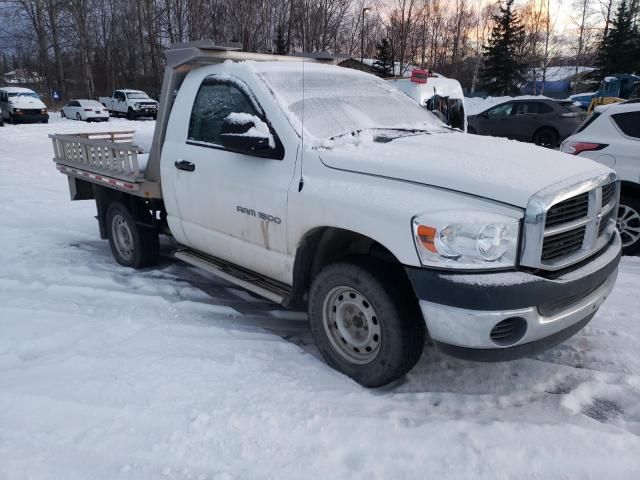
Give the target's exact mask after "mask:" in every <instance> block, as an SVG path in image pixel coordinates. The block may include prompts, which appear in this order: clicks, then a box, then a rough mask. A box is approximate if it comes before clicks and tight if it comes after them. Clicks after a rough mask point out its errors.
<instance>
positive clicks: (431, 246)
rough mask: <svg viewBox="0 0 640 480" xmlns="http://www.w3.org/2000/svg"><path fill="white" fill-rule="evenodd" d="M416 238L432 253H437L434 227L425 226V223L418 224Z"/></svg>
mask: <svg viewBox="0 0 640 480" xmlns="http://www.w3.org/2000/svg"><path fill="white" fill-rule="evenodd" d="M418 238H419V239H420V243H421V244H422V246H423V247H424V248H426V249H427V250H429V251H430V252H433V253H438V251H437V250H436V245H435V241H436V229H435V228H433V227H427V226H426V225H420V226H418Z"/></svg>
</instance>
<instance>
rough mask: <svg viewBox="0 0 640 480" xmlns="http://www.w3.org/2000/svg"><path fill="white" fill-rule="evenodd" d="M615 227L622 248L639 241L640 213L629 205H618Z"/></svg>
mask: <svg viewBox="0 0 640 480" xmlns="http://www.w3.org/2000/svg"><path fill="white" fill-rule="evenodd" d="M616 227H617V228H618V232H620V238H621V240H622V246H623V247H628V246H631V245H633V244H634V243H636V242H637V241H638V240H639V239H640V213H638V212H637V211H636V210H635V209H633V208H631V207H630V206H629V205H620V206H619V207H618V218H617V219H616Z"/></svg>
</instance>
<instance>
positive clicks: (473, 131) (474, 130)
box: [467, 125, 478, 135]
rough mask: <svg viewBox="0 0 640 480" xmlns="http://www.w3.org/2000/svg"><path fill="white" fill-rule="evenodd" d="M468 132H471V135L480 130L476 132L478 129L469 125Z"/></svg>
mask: <svg viewBox="0 0 640 480" xmlns="http://www.w3.org/2000/svg"><path fill="white" fill-rule="evenodd" d="M467 133H470V134H471V135H477V134H478V132H476V129H475V128H473V127H470V126H468V125H467Z"/></svg>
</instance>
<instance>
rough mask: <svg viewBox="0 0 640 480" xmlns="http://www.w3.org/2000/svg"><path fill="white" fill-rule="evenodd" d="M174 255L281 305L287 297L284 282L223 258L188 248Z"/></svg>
mask: <svg viewBox="0 0 640 480" xmlns="http://www.w3.org/2000/svg"><path fill="white" fill-rule="evenodd" d="M174 256H175V257H176V258H177V259H179V260H182V261H183V262H186V263H188V264H190V265H193V266H194V267H198V268H201V269H203V270H206V271H207V272H210V273H213V274H214V275H216V276H218V277H220V278H222V279H223V280H226V281H227V282H230V283H233V284H235V285H238V286H239V287H242V288H245V289H247V290H249V291H250V292H253V293H255V294H257V295H260V296H261V297H265V298H268V299H269V300H271V301H273V302H276V303H279V304H281V305H282V304H284V301H285V300H286V299H287V298H288V297H289V293H290V287H288V286H287V285H285V284H284V283H280V282H277V281H275V280H271V279H270V278H267V277H264V276H262V275H260V274H258V273H255V272H252V271H251V270H247V269H246V268H242V267H239V266H237V265H234V264H233V263H229V262H226V261H225V260H221V259H219V258H216V257H211V256H209V255H205V254H203V253H200V252H197V251H195V250H190V249H182V250H178V251H176V252H175V253H174Z"/></svg>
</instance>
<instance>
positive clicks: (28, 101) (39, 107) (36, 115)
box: [0, 87, 49, 123]
mask: <svg viewBox="0 0 640 480" xmlns="http://www.w3.org/2000/svg"><path fill="white" fill-rule="evenodd" d="M0 111H2V118H3V120H6V121H7V122H9V123H28V122H42V123H47V122H49V112H48V111H47V106H46V105H45V104H44V103H43V102H42V100H40V96H39V95H38V94H37V93H36V92H34V91H33V90H29V89H28V88H22V87H3V88H0Z"/></svg>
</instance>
